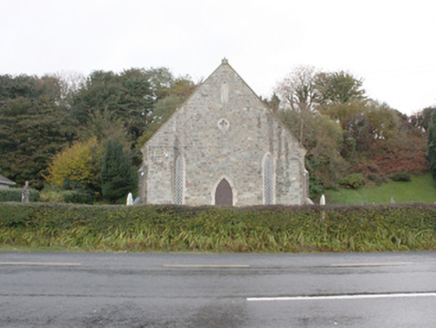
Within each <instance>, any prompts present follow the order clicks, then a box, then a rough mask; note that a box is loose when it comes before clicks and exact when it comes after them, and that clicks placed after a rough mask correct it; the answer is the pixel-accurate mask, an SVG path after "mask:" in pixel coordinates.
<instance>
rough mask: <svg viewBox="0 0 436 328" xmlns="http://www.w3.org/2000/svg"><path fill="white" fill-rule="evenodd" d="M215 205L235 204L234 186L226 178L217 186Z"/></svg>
mask: <svg viewBox="0 0 436 328" xmlns="http://www.w3.org/2000/svg"><path fill="white" fill-rule="evenodd" d="M215 205H230V206H232V205H233V192H232V187H231V186H230V183H229V182H228V181H227V180H226V179H222V180H221V181H220V183H219V184H218V186H217V187H216V190H215Z"/></svg>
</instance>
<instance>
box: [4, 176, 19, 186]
mask: <svg viewBox="0 0 436 328" xmlns="http://www.w3.org/2000/svg"><path fill="white" fill-rule="evenodd" d="M0 184H3V185H8V186H14V185H16V183H15V182H13V181H11V180H9V179H8V178H6V177H4V176H3V175H1V174H0Z"/></svg>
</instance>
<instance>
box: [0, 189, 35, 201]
mask: <svg viewBox="0 0 436 328" xmlns="http://www.w3.org/2000/svg"><path fill="white" fill-rule="evenodd" d="M22 191H23V190H22V189H20V188H5V189H0V202H21V193H22ZM39 199H40V195H39V191H38V190H36V189H30V201H31V202H37V201H39Z"/></svg>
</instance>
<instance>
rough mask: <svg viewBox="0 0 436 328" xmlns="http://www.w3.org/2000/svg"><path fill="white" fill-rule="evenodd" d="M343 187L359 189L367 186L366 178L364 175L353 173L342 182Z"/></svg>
mask: <svg viewBox="0 0 436 328" xmlns="http://www.w3.org/2000/svg"><path fill="white" fill-rule="evenodd" d="M341 185H343V186H345V187H346V188H352V189H359V188H360V187H362V186H363V185H365V177H364V176H363V174H362V173H353V174H350V175H349V176H347V177H346V178H344V179H342V180H341Z"/></svg>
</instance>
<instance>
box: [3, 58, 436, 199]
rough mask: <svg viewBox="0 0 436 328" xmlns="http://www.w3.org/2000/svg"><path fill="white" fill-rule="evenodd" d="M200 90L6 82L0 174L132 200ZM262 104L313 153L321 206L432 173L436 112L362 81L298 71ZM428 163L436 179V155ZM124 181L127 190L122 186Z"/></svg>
mask: <svg viewBox="0 0 436 328" xmlns="http://www.w3.org/2000/svg"><path fill="white" fill-rule="evenodd" d="M200 83H201V82H197V83H196V82H194V81H193V80H192V79H191V78H190V77H189V76H188V75H186V76H179V77H175V76H174V75H173V74H172V73H171V72H170V70H169V69H168V68H164V67H160V68H149V69H137V68H132V69H129V70H124V71H122V72H119V73H116V72H112V71H94V72H92V73H91V74H90V75H89V76H87V77H83V76H80V75H74V74H70V75H68V74H56V75H45V76H42V77H37V76H28V75H19V76H10V75H2V76H0V173H1V174H3V175H5V176H6V177H8V178H9V179H11V180H13V181H15V182H17V184H18V185H19V186H21V185H24V182H25V181H29V182H30V184H31V186H32V187H34V188H37V189H39V190H42V189H44V190H76V191H80V192H83V193H87V194H89V195H93V196H94V197H95V199H96V200H99V199H100V200H101V199H103V200H105V201H109V202H116V201H118V200H119V199H120V198H125V194H126V192H128V191H127V190H128V189H131V190H133V189H134V188H135V186H136V181H135V177H136V174H135V173H134V171H136V169H137V168H138V167H139V166H140V165H141V154H140V151H139V149H140V147H141V146H142V145H143V144H144V143H145V142H146V141H147V140H148V139H149V138H150V137H151V135H152V134H153V133H154V132H155V131H156V129H157V128H158V127H159V126H160V125H161V124H162V123H163V122H165V121H166V120H167V119H168V118H169V117H170V116H171V114H172V113H173V112H174V111H175V109H176V108H177V107H178V106H180V105H181V104H182V103H183V102H184V101H185V100H186V98H187V97H188V96H189V95H190V94H191V93H192V92H193V91H194V90H195V88H196V87H197V86H198V85H199V84H200ZM263 101H264V103H265V104H267V105H268V106H269V107H270V108H271V109H272V110H273V111H274V112H275V114H276V115H277V116H278V117H279V118H280V119H281V120H282V122H283V123H284V124H285V125H286V126H287V127H288V128H289V129H290V130H291V131H292V133H293V134H294V135H295V136H296V137H297V138H298V139H299V141H300V142H301V143H302V144H303V146H304V147H305V148H306V149H307V150H308V153H307V156H306V167H307V168H308V170H309V172H310V177H311V178H310V179H311V180H310V184H311V188H310V190H311V196H312V197H313V198H315V197H317V196H319V195H320V194H321V193H322V192H323V191H324V190H325V189H329V188H333V189H334V188H341V187H356V186H359V185H361V184H363V183H376V184H380V183H382V182H383V181H385V180H386V179H387V178H388V177H389V176H390V175H392V174H396V173H401V172H407V173H410V174H419V173H422V172H425V171H428V169H429V166H428V161H427V159H426V156H427V146H429V147H430V149H433V151H434V153H436V148H435V147H436V133H435V132H431V131H436V128H433V130H432V128H431V126H432V122H433V121H432V112H433V108H426V109H423V110H421V111H418V112H417V113H416V114H414V115H411V116H407V115H405V114H401V113H400V112H398V111H396V110H394V109H392V108H390V107H389V106H388V105H387V104H384V103H379V102H377V101H374V100H372V99H370V98H369V97H368V95H367V94H366V91H365V90H364V88H363V80H361V79H358V78H356V77H354V76H353V75H352V74H350V73H348V72H344V71H338V72H324V71H319V70H316V69H315V68H313V67H307V66H301V67H297V68H296V69H295V70H293V71H292V72H290V73H289V74H288V76H287V77H286V78H285V79H283V80H282V81H281V82H280V83H278V85H277V86H276V88H275V92H274V94H273V95H272V96H271V97H269V98H267V99H263ZM433 124H435V123H433ZM429 130H430V135H431V138H433V139H434V141H432V143H431V142H430V139H429V137H428V135H429V134H428V131H429ZM427 143H428V145H427ZM431 147H433V148H431ZM428 157H429V159H431V158H433V157H434V158H435V164H434V165H433V166H431V168H432V170H434V172H436V155H433V153H432V151H430V152H429V155H428ZM433 167H435V168H434V169H433ZM132 168H134V169H133V170H132ZM117 170H118V171H117ZM120 172H124V173H123V174H124V175H125V176H124V178H123V179H124V180H123V183H120V182H119V181H118V182H117V181H116V179H115V178H114V177H119V176H120V174H121V173H120ZM126 174H127V175H126ZM434 176H435V177H436V173H435V174H434ZM121 185H123V186H124V187H121ZM125 186H127V187H125ZM118 189H119V190H120V191H119V193H116V192H115V193H114V192H113V190H118Z"/></svg>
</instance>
